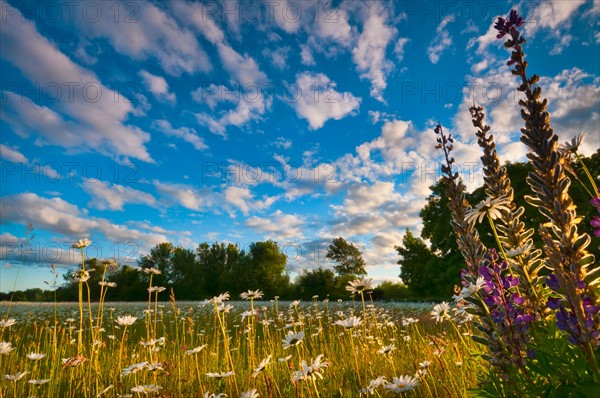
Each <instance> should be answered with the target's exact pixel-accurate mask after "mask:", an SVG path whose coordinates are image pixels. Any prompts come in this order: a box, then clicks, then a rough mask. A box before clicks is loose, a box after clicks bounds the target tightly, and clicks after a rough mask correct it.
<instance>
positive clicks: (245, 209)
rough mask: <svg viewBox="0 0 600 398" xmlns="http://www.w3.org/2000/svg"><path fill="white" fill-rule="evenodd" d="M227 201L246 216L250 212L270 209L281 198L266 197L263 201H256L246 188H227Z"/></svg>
mask: <svg viewBox="0 0 600 398" xmlns="http://www.w3.org/2000/svg"><path fill="white" fill-rule="evenodd" d="M224 196H225V200H226V201H227V203H230V204H231V205H233V206H234V207H236V208H238V209H239V210H240V211H241V212H242V213H243V214H244V215H245V216H247V215H248V213H249V212H250V211H256V210H263V209H266V208H268V207H270V206H271V205H272V204H273V203H274V202H275V201H276V200H277V199H278V198H279V197H278V196H271V197H269V196H264V197H263V200H258V199H254V194H253V193H252V192H251V191H250V189H248V188H246V187H233V186H232V187H227V188H225V191H224Z"/></svg>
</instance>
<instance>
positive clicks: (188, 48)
mask: <svg viewBox="0 0 600 398" xmlns="http://www.w3.org/2000/svg"><path fill="white" fill-rule="evenodd" d="M94 6H95V8H97V9H99V13H98V15H99V20H98V21H95V22H94V23H90V21H89V19H88V18H85V13H82V12H76V13H75V23H76V24H77V27H78V28H79V30H80V32H82V33H83V34H84V35H86V36H88V37H90V38H97V37H103V38H106V39H107V40H108V41H109V42H110V43H111V45H112V47H113V48H114V49H115V50H116V51H118V52H119V53H121V54H125V55H127V56H129V57H131V58H133V59H135V60H146V59H148V58H154V59H156V61H157V62H158V63H159V64H160V66H161V67H162V68H163V69H164V71H165V72H167V73H168V74H170V75H174V76H179V75H181V74H182V73H189V74H194V73H196V72H209V71H211V70H212V65H211V63H210V60H209V58H208V55H207V54H206V52H204V50H203V49H202V47H201V45H200V43H199V42H198V39H197V38H196V36H195V35H194V33H193V32H192V31H190V30H188V29H185V28H183V27H181V25H179V24H178V23H177V21H175V20H174V19H173V18H172V17H171V16H170V15H168V14H167V13H166V12H165V10H163V9H161V8H159V7H157V6H156V5H155V4H153V3H151V2H139V3H135V12H134V13H133V15H129V14H128V13H126V12H125V11H124V8H125V6H124V5H123V4H121V3H111V2H103V1H101V2H94ZM117 7H118V9H119V10H120V11H121V12H122V14H121V18H119V20H118V21H116V22H115V9H116V8H117ZM127 16H130V18H129V20H127Z"/></svg>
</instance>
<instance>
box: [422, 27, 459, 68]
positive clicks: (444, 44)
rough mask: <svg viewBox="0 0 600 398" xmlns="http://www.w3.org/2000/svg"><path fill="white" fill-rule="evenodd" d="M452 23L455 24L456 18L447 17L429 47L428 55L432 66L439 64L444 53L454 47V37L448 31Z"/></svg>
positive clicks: (437, 29)
mask: <svg viewBox="0 0 600 398" xmlns="http://www.w3.org/2000/svg"><path fill="white" fill-rule="evenodd" d="M450 22H454V17H452V16H449V17H446V18H444V19H443V20H442V22H440V24H439V25H438V27H437V28H436V30H435V31H436V34H435V37H434V38H433V40H432V41H431V43H429V46H428V47H427V55H428V56H429V60H430V61H431V63H432V64H437V63H438V61H439V60H440V57H441V56H442V54H443V53H444V51H446V50H447V49H448V48H449V47H450V46H451V45H452V37H451V36H450V33H449V32H448V30H447V29H446V26H447V25H448V24H449V23H450Z"/></svg>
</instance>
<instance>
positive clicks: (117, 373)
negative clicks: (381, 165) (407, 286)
mask: <svg viewBox="0 0 600 398" xmlns="http://www.w3.org/2000/svg"><path fill="white" fill-rule="evenodd" d="M150 304H151V306H150V310H149V306H148V303H107V304H106V305H103V304H92V305H91V306H89V307H88V306H87V305H85V306H84V309H83V313H82V314H80V312H79V311H80V308H81V307H80V306H79V304H78V303H73V304H62V303H61V304H59V305H58V306H57V307H55V305H54V304H27V303H23V304H21V303H13V304H12V306H11V315H10V317H11V318H14V319H15V323H14V324H13V325H11V326H6V327H4V328H0V341H2V342H6V343H11V347H12V348H13V349H12V350H9V352H6V353H4V355H0V375H1V377H2V381H1V382H0V391H1V396H3V397H4V396H6V397H12V396H15V397H28V396H36V397H96V396H107V397H118V396H144V395H151V396H152V395H158V396H161V395H162V396H169V397H204V396H207V397H210V396H212V395H211V394H215V396H218V394H220V393H224V394H227V396H228V397H239V396H249V397H252V396H255V397H256V396H260V397H321V398H324V397H358V396H360V395H361V393H362V394H363V396H367V394H369V396H376V397H377V396H394V395H396V394H399V395H407V396H423V397H444V396H448V397H450V396H452V397H460V396H467V393H468V391H467V390H468V389H469V388H472V387H475V383H476V381H475V380H476V378H475V376H476V375H477V374H481V373H482V372H483V368H482V365H481V362H480V361H479V359H478V357H477V356H476V355H474V354H476V353H477V352H478V351H477V350H478V348H477V347H476V344H475V343H473V342H472V341H471V339H468V338H464V339H463V338H462V337H463V336H462V334H465V335H468V334H470V332H471V330H470V326H469V325H468V323H464V324H460V323H458V322H456V323H455V324H454V325H452V324H451V322H455V321H452V320H450V319H446V320H444V322H442V323H437V324H436V323H435V321H431V320H430V316H429V311H431V307H432V305H431V304H417V303H405V304H373V303H368V302H367V303H365V306H364V309H363V306H362V303H361V302H327V301H325V302H323V301H317V300H315V301H314V302H300V303H297V302H277V301H256V300H252V301H250V302H249V301H245V302H238V301H231V302H230V301H227V300H224V299H219V298H215V299H213V300H212V301H208V302H203V303H192V302H177V303H176V302H174V301H172V302H171V303H168V302H167V303H162V302H157V301H156V300H155V297H154V295H153V296H152V297H151V300H150ZM6 309H7V304H0V311H2V312H1V313H2V314H6ZM89 311H91V317H92V322H90V313H88V312H89ZM126 315H130V316H132V317H137V320H135V321H134V322H133V323H132V324H131V325H127V324H128V322H126V321H125V322H121V323H123V325H119V323H118V322H117V318H119V317H124V316H126ZM80 316H81V317H82V318H83V319H84V320H85V322H84V323H83V331H81V332H80V331H79V325H80ZM351 317H356V319H358V321H360V322H359V323H358V324H356V325H354V324H353V323H352V322H346V323H344V321H345V320H348V319H351ZM418 318H420V319H421V321H417V319H418ZM121 320H123V318H122V319H121ZM5 321H7V320H5ZM130 321H131V320H130ZM342 325H343V326H342ZM289 332H292V333H294V334H296V335H297V336H302V337H301V338H300V339H296V340H299V341H294V342H293V344H291V345H290V344H287V346H288V347H284V346H286V344H284V340H285V339H286V335H287V334H288V333H289ZM300 332H303V335H302V334H301V333H300ZM80 338H81V346H80V348H78V347H79V339H80ZM27 354H43V357H41V358H39V359H30V358H28V357H27ZM40 356H41V355H37V356H36V355H30V357H31V358H37V357H40ZM22 372H27V373H25V374H22ZM5 375H6V376H5ZM21 375H22V376H21ZM19 376H21V378H19ZM403 376H410V377H411V378H412V379H409V378H408V377H406V378H404V377H403ZM380 377H385V380H386V382H383V379H378V378H380ZM394 378H396V379H394ZM410 380H413V381H414V382H415V383H416V384H415V385H412V384H410V383H407V381H410ZM35 383H40V384H35ZM369 386H370V388H368V389H367V387H369ZM413 387H414V388H413ZM252 389H255V390H256V391H251V390H252ZM363 389H364V390H363ZM403 389H406V390H407V391H405V392H400V391H402V390H403ZM244 393H248V394H246V395H243V394H244ZM128 394H130V395H128ZM253 394H254V395H253ZM256 394H258V395H256Z"/></svg>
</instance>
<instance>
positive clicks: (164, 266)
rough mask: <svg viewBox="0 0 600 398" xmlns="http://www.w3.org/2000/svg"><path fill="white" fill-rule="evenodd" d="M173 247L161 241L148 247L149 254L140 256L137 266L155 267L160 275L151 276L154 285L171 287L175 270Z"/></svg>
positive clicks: (143, 267)
mask: <svg viewBox="0 0 600 398" xmlns="http://www.w3.org/2000/svg"><path fill="white" fill-rule="evenodd" d="M174 250H175V247H174V246H173V244H172V243H169V242H163V243H159V244H158V245H156V246H154V247H153V248H152V249H150V254H146V255H143V256H141V257H140V259H139V260H138V266H139V267H140V268H142V269H145V268H156V269H158V270H160V272H161V274H160V275H154V276H153V277H152V284H153V285H154V286H164V287H173V283H174V281H175V270H174V269H173V261H172V260H173V252H174Z"/></svg>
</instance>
